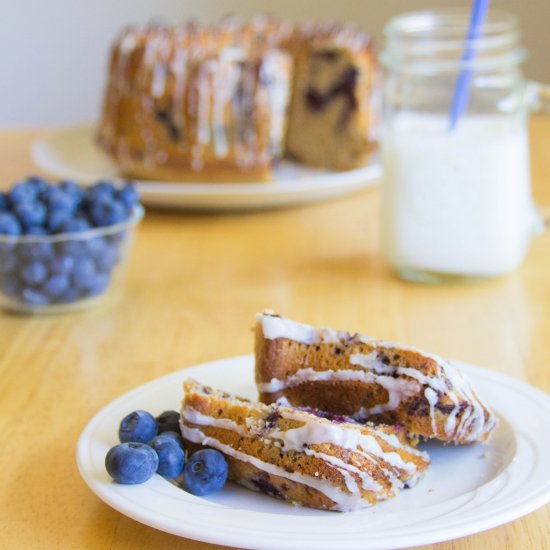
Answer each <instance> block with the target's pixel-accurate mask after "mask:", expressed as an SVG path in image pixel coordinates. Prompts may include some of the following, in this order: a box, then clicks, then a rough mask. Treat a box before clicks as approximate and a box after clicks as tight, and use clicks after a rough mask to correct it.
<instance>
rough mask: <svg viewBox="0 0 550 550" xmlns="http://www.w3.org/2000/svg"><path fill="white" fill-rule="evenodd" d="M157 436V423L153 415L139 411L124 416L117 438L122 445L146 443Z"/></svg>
mask: <svg viewBox="0 0 550 550" xmlns="http://www.w3.org/2000/svg"><path fill="white" fill-rule="evenodd" d="M157 434H158V428H157V423H156V422H155V419H154V417H153V415H151V414H150V413H148V412H147V411H141V410H138V411H134V412H131V413H130V414H128V415H127V416H125V417H124V418H123V419H122V421H121V422H120V427H119V429H118V438H119V439H120V441H121V442H122V443H124V442H127V441H138V442H141V443H147V441H150V440H151V439H153V437H155V436H156V435H157Z"/></svg>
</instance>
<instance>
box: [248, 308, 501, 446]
mask: <svg viewBox="0 0 550 550" xmlns="http://www.w3.org/2000/svg"><path fill="white" fill-rule="evenodd" d="M255 334H256V335H255V355H256V384H257V387H258V391H259V394H260V401H263V402H264V403H272V402H275V401H276V400H277V399H279V398H281V397H284V398H285V399H287V400H288V402H289V403H290V404H291V405H293V406H308V407H315V408H318V409H322V410H326V411H330V412H332V413H335V414H344V415H347V416H351V417H353V418H355V419H356V420H359V421H365V420H370V421H375V422H383V423H387V424H398V425H401V426H404V427H405V428H406V430H407V431H408V432H409V433H410V434H412V435H415V436H421V437H424V438H435V439H439V440H441V441H444V442H446V443H461V444H462V443H472V442H475V441H484V440H486V439H487V438H488V437H489V436H490V434H491V432H492V431H493V429H494V428H495V426H496V424H497V421H496V418H495V416H494V414H493V413H492V412H491V410H490V409H489V407H488V406H487V405H485V404H484V403H483V401H481V399H480V398H479V397H478V395H477V393H476V391H475V390H474V388H473V386H472V384H471V382H470V381H469V380H468V379H467V377H466V376H465V374H464V373H462V372H461V371H460V370H459V369H458V368H457V367H456V366H455V365H453V364H452V363H451V362H450V361H447V360H445V359H443V358H441V357H438V356H436V355H433V354H430V353H426V352H422V351H420V350H417V349H414V348H409V347H405V346H402V345H399V344H395V343H392V342H386V341H381V340H375V339H372V338H368V337H366V336H363V335H361V334H353V335H352V334H350V333H349V332H346V331H337V330H334V329H330V328H316V327H313V326H311V325H307V324H304V323H298V322H296V321H291V320H289V319H285V318H283V317H281V316H278V315H275V314H270V313H264V314H259V315H258V316H257V323H256V333H255Z"/></svg>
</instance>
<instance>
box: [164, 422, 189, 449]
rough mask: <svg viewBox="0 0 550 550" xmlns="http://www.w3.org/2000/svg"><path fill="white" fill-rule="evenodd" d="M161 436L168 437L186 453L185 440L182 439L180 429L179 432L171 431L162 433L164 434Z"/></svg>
mask: <svg viewBox="0 0 550 550" xmlns="http://www.w3.org/2000/svg"><path fill="white" fill-rule="evenodd" d="M157 424H158V422H157ZM159 435H162V436H163V437H166V438H168V439H171V440H172V441H175V442H176V443H177V444H178V446H179V448H180V449H181V450H182V451H184V452H185V447H184V446H183V439H182V437H181V433H180V431H179V428H178V431H177V432H174V431H172V430H170V431H168V432H162V434H160V433H159Z"/></svg>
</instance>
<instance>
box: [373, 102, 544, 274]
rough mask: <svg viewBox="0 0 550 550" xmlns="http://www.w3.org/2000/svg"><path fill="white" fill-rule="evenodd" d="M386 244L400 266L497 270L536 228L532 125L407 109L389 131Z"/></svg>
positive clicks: (515, 256)
mask: <svg viewBox="0 0 550 550" xmlns="http://www.w3.org/2000/svg"><path fill="white" fill-rule="evenodd" d="M382 154H383V164H384V182H383V225H382V231H383V249H384V254H385V256H386V258H387V259H388V261H389V262H390V263H391V264H392V265H393V266H394V267H395V268H397V269H398V270H402V271H411V272H414V271H416V272H429V273H430V272H431V273H440V274H445V273H448V274H453V275H464V276H482V277H483V276H495V275H500V274H503V273H506V272H508V271H511V270H512V269H514V268H515V267H517V266H518V265H519V264H520V263H521V261H522V260H523V258H524V256H525V253H526V249H527V246H528V244H529V241H530V238H531V234H532V229H533V217H534V213H533V206H532V200H531V192H530V170H529V145H528V135H527V130H526V126H525V125H518V124H515V123H514V121H513V120H510V117H505V116H499V115H478V116H474V115H471V116H466V117H464V118H462V119H461V120H460V122H459V124H458V126H457V128H455V129H454V130H452V131H451V130H450V128H449V119H448V117H447V116H445V115H444V114H440V115H437V114H429V113H428V114H426V113H414V112H405V113H401V114H399V115H397V116H395V117H394V120H393V123H392V125H391V127H390V128H387V129H386V131H385V134H384V136H383V147H382Z"/></svg>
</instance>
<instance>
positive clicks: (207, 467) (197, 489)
mask: <svg viewBox="0 0 550 550" xmlns="http://www.w3.org/2000/svg"><path fill="white" fill-rule="evenodd" d="M227 473H228V467H227V462H226V460H225V458H224V456H223V455H222V454H221V453H220V452H218V451H215V450H213V449H201V450H200V451H197V452H196V453H193V454H192V455H191V458H189V460H188V461H187V463H186V464H185V468H184V469H183V479H184V482H185V488H186V489H187V490H188V491H189V492H190V493H193V494H194V495H198V496H202V495H207V494H208V493H213V492H214V491H219V490H220V489H221V488H222V487H223V486H224V484H225V482H226V481H227Z"/></svg>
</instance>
